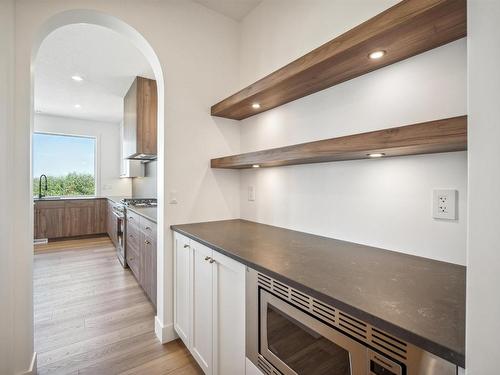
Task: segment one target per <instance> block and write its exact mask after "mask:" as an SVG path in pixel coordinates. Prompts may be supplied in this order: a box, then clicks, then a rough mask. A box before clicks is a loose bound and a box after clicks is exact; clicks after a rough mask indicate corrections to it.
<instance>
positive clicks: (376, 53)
mask: <svg viewBox="0 0 500 375" xmlns="http://www.w3.org/2000/svg"><path fill="white" fill-rule="evenodd" d="M384 55H385V51H383V50H380V51H373V52H372V53H370V54H369V55H368V57H369V58H370V59H372V60H377V59H380V58H381V57H383V56H384Z"/></svg>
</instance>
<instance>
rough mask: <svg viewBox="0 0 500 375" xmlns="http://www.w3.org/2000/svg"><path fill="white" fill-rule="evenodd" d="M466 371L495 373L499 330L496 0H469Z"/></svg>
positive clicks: (499, 49)
mask: <svg viewBox="0 0 500 375" xmlns="http://www.w3.org/2000/svg"><path fill="white" fill-rule="evenodd" d="M467 4H468V15H467V22H468V26H467V27H468V39H469V51H468V63H469V237H468V246H467V314H466V315H467V335H466V337H467V345H466V347H467V351H466V353H467V358H466V361H467V374H468V375H489V374H498V372H499V370H498V368H499V367H498V354H499V347H500V346H499V343H498V337H499V336H500V319H499V316H500V294H499V292H498V289H499V286H500V230H499V229H500V219H499V215H498V212H499V211H500V200H499V199H498V192H499V191H500V173H499V171H500V146H499V140H500V125H499V119H500V106H499V100H500V95H499V93H498V92H499V87H500V71H499V70H498V61H499V60H500V29H499V22H498V20H499V19H500V2H498V1H493V0H491V1H490V0H474V1H468V3H467Z"/></svg>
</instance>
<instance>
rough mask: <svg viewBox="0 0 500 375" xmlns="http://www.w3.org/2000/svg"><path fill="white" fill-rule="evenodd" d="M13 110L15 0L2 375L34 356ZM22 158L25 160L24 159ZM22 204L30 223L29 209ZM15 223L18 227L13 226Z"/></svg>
mask: <svg viewBox="0 0 500 375" xmlns="http://www.w3.org/2000/svg"><path fill="white" fill-rule="evenodd" d="M13 109H14V1H11V0H5V1H0V160H1V161H2V163H0V175H1V176H2V181H3V183H1V184H0V206H1V207H2V212H3V215H0V238H1V244H0V374H20V373H22V372H24V371H27V370H28V368H29V366H30V362H31V359H32V355H33V338H32V337H33V329H32V324H31V321H32V316H33V311H32V303H31V301H32V298H33V296H32V287H31V285H32V284H31V282H30V280H31V273H32V272H31V269H32V259H31V254H30V253H29V252H28V251H20V252H19V251H18V250H19V249H20V248H21V249H22V247H23V246H24V249H25V250H26V249H27V239H29V237H30V236H32V232H31V231H32V228H31V225H30V221H29V218H28V220H27V221H24V222H21V223H20V221H19V215H17V212H16V209H17V208H18V207H19V204H18V203H19V196H16V195H15V194H16V191H17V184H18V183H19V177H18V175H17V174H16V173H15V171H16V166H17V163H18V160H17V159H16V158H15V157H14V150H15V143H16V138H15V123H14V110H13ZM28 142H29V140H28ZM27 155H28V156H29V153H28V154H27ZM21 159H22V160H24V161H25V160H26V158H23V156H21ZM25 168H26V166H25V167H24V169H25ZM25 188H28V187H27V186H26V187H25ZM21 189H22V188H21ZM16 198H17V202H16ZM22 206H23V207H24V210H25V212H23V217H24V219H26V213H27V212H28V211H27V210H28V208H27V207H26V206H25V205H22ZM16 224H20V225H19V226H18V227H15V225H16ZM15 229H16V230H17V233H16V232H14V230H15ZM19 232H21V233H23V236H25V238H24V239H23V238H18V234H19ZM18 245H19V246H20V247H18Z"/></svg>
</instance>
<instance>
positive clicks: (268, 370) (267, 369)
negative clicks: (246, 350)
mask: <svg viewBox="0 0 500 375" xmlns="http://www.w3.org/2000/svg"><path fill="white" fill-rule="evenodd" d="M257 367H258V368H259V369H260V370H262V372H263V373H264V374H265V375H282V374H281V372H278V370H276V369H275V368H274V366H273V365H271V364H270V363H269V362H267V360H266V359H265V358H264V357H263V356H261V355H260V354H259V357H258V358H257Z"/></svg>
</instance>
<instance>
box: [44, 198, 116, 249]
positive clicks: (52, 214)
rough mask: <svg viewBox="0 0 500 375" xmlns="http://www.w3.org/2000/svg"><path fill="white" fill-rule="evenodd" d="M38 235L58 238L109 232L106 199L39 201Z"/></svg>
mask: <svg viewBox="0 0 500 375" xmlns="http://www.w3.org/2000/svg"><path fill="white" fill-rule="evenodd" d="M34 206H35V208H34V209H35V212H34V215H35V228H34V233H35V238H37V239H41V238H47V239H56V238H63V237H77V236H86V235H93V234H103V233H106V232H107V225H106V223H107V213H106V211H107V202H106V199H97V198H96V199H57V200H46V201H44V200H40V201H35V205H34Z"/></svg>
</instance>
